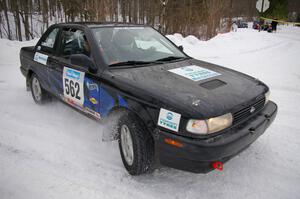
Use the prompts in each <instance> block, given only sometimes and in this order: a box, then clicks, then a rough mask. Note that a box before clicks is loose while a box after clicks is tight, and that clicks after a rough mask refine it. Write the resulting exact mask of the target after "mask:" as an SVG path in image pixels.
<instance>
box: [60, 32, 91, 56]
mask: <svg viewBox="0 0 300 199" xmlns="http://www.w3.org/2000/svg"><path fill="white" fill-rule="evenodd" d="M62 35H63V39H62V43H61V50H60V56H62V57H64V58H66V59H68V58H69V57H70V56H71V55H75V54H85V55H87V56H90V45H89V43H88V41H87V38H86V36H85V34H84V32H83V31H82V30H78V29H64V30H63V32H62Z"/></svg>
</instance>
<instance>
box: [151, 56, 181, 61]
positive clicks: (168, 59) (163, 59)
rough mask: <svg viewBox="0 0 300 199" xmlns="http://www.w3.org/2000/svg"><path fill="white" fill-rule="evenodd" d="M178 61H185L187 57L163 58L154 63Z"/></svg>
mask: <svg viewBox="0 0 300 199" xmlns="http://www.w3.org/2000/svg"><path fill="white" fill-rule="evenodd" d="M179 59H187V57H176V56H169V57H164V58H161V59H157V60H155V61H173V60H179Z"/></svg>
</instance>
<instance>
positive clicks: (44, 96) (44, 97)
mask: <svg viewBox="0 0 300 199" xmlns="http://www.w3.org/2000/svg"><path fill="white" fill-rule="evenodd" d="M30 90H31V95H32V98H33V100H34V101H35V103H37V104H44V103H45V102H47V101H48V100H49V95H48V93H47V92H46V91H45V90H44V89H43V88H42V86H41V84H40V81H39V79H38V77H37V75H36V74H34V73H33V74H32V75H31V78H30Z"/></svg>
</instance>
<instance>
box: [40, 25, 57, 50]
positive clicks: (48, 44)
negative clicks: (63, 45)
mask: <svg viewBox="0 0 300 199" xmlns="http://www.w3.org/2000/svg"><path fill="white" fill-rule="evenodd" d="M58 31H59V28H54V29H53V30H52V31H51V32H50V33H49V35H48V36H47V37H45V38H44V39H43V40H42V42H41V51H43V52H48V53H52V52H53V48H54V44H55V40H56V37H57V34H58Z"/></svg>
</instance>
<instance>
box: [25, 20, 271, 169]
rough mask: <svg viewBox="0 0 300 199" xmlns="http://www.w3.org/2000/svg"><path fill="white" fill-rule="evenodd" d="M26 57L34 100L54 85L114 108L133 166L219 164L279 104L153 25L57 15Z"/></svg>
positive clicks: (123, 149)
mask: <svg viewBox="0 0 300 199" xmlns="http://www.w3.org/2000/svg"><path fill="white" fill-rule="evenodd" d="M20 59H21V71H22V73H23V75H24V76H25V77H26V83H27V88H28V89H30V90H31V92H32V96H33V99H34V100H35V102H36V103H38V104H42V103H44V102H46V101H47V99H48V98H49V96H50V94H51V96H56V97H58V98H59V99H61V100H62V101H64V102H65V103H67V104H69V105H70V106H72V107H74V108H76V109H78V110H80V111H81V112H83V113H84V114H86V115H89V116H91V117H93V118H95V119H97V120H100V119H102V118H108V120H111V118H118V120H117V124H116V134H115V138H116V139H118V140H119V148H120V153H121V157H122V161H123V163H124V166H125V168H126V169H127V171H128V172H129V173H130V174H132V175H138V174H142V173H145V172H147V171H149V170H151V168H152V166H153V164H154V163H156V162H160V163H161V164H163V165H166V166H169V167H173V168H177V169H182V170H187V171H192V172H208V171H210V170H212V169H214V168H218V169H221V167H222V163H224V162H225V161H227V160H228V159H230V158H231V157H233V156H234V155H236V154H237V153H239V152H240V151H242V150H243V149H245V148H246V147H247V146H249V145H250V144H251V143H252V142H254V141H255V140H256V139H257V138H258V137H259V136H260V135H261V134H263V133H264V131H265V130H266V128H268V126H269V125H270V124H271V123H272V121H273V120H274V118H275V116H276V113H277V106H276V104H275V103H274V102H272V101H269V88H268V87H267V86H266V85H265V84H264V83H262V82H261V81H259V80H257V79H255V78H252V77H250V76H248V75H245V74H242V73H240V72H237V71H233V70H231V69H228V68H224V67H221V66H217V65H214V64H211V63H207V62H204V61H200V60H195V59H193V58H191V57H189V56H187V55H186V54H185V53H184V52H183V51H182V47H177V46H175V45H174V44H173V43H172V42H171V41H170V40H168V39H167V38H166V37H164V36H163V35H161V34H160V33H158V32H157V31H156V30H154V29H153V28H151V27H148V26H142V25H134V24H121V23H72V24H56V25H52V26H51V27H50V28H49V29H48V30H47V31H46V32H45V33H44V35H43V36H42V37H41V39H40V40H39V41H38V43H37V44H36V46H31V47H24V48H22V49H21V52H20ZM82 125H84V124H82Z"/></svg>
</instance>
